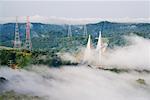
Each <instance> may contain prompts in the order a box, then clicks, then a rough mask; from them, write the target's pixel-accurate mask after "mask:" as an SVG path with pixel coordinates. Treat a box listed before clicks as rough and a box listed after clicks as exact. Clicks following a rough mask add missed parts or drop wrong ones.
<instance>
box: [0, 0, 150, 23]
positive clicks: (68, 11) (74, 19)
mask: <svg viewBox="0 0 150 100" xmlns="http://www.w3.org/2000/svg"><path fill="white" fill-rule="evenodd" d="M15 16H19V17H20V21H24V20H25V19H24V18H23V17H24V16H31V21H33V22H43V23H64V22H65V23H95V22H99V21H102V20H107V21H117V22H149V20H150V1H140V0H139V1H124V0H123V1H119V0H118V1H112V0H106V1H102V0H99V1H91V0H89V1H86V0H81V1H73V0H71V1H63V0H60V1H58V0H57V1H52V0H44V1H41V0H32V1H28V0H27V1H24V0H21V1H16V0H12V1H10V0H6V1H3V0H2V1H0V22H1V23H5V22H13V21H15Z"/></svg>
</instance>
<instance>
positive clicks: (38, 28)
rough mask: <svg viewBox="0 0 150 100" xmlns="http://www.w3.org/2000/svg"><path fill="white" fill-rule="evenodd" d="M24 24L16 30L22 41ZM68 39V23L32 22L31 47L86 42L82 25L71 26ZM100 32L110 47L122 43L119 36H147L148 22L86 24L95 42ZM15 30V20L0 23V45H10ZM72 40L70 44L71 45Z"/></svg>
mask: <svg viewBox="0 0 150 100" xmlns="http://www.w3.org/2000/svg"><path fill="white" fill-rule="evenodd" d="M25 27H26V24H25V23H19V32H20V37H21V40H22V42H24V41H25ZM71 28H72V34H73V37H72V38H71V39H68V38H67V34H68V32H67V31H68V25H54V24H42V23H31V38H32V44H33V48H34V49H52V48H53V49H56V48H57V49H64V48H66V49H68V48H70V46H69V45H73V46H71V47H72V48H74V47H75V46H81V45H85V43H86V41H87V37H85V36H83V25H72V26H71ZM100 30H101V31H102V37H104V38H107V39H108V40H109V46H110V47H112V46H114V45H123V44H124V41H123V38H122V36H124V35H130V34H131V33H132V34H137V35H139V36H142V37H144V38H148V39H150V23H114V22H108V21H103V22H99V23H95V24H87V32H88V34H91V35H92V40H93V42H94V43H95V42H96V41H97V40H96V37H97V36H98V32H99V31H100ZM14 32H15V23H6V24H0V44H1V45H2V46H10V47H11V46H12V44H13V39H14ZM70 43H71V44H70Z"/></svg>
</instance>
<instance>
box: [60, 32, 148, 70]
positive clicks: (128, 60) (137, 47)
mask: <svg viewBox="0 0 150 100" xmlns="http://www.w3.org/2000/svg"><path fill="white" fill-rule="evenodd" d="M124 40H125V41H126V45H125V46H114V48H106V50H105V51H104V52H102V55H101V56H100V55H99V54H98V52H97V51H96V50H95V48H92V49H91V50H90V51H88V52H87V49H88V48H85V47H82V48H81V47H79V48H81V49H80V50H79V52H78V54H76V55H75V54H74V53H64V55H63V56H62V55H61V57H62V59H65V60H71V61H72V62H75V61H76V62H79V63H80V62H81V61H82V60H83V59H84V57H86V58H88V61H87V64H90V65H93V66H95V67H100V66H101V67H107V68H110V67H111V68H112V67H113V68H114V67H115V68H116V67H117V68H125V69H126V68H128V69H150V40H149V39H145V38H143V37H139V36H136V35H132V36H124ZM122 41H123V40H122ZM77 55H78V56H79V57H78V56H77Z"/></svg>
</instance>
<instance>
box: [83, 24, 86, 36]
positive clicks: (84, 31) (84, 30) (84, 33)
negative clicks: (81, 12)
mask: <svg viewBox="0 0 150 100" xmlns="http://www.w3.org/2000/svg"><path fill="white" fill-rule="evenodd" d="M83 35H84V36H87V27H86V24H85V25H84V26H83Z"/></svg>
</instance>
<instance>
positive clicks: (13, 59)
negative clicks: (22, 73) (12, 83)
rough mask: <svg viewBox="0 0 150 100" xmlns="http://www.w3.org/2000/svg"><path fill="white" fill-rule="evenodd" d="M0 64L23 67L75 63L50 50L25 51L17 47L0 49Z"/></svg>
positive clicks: (57, 65)
mask: <svg viewBox="0 0 150 100" xmlns="http://www.w3.org/2000/svg"><path fill="white" fill-rule="evenodd" d="M0 61H1V62H0V64H1V65H9V66H11V65H13V66H17V67H19V68H24V67H26V66H28V65H32V64H34V65H47V66H53V67H59V66H60V65H77V63H71V62H70V61H63V60H62V59H61V58H60V57H59V56H58V55H57V54H56V52H52V51H31V52H30V51H27V50H18V49H1V50H0Z"/></svg>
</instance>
